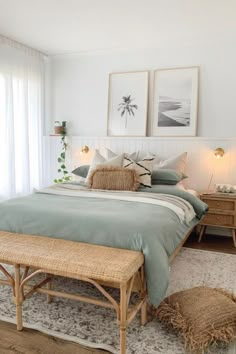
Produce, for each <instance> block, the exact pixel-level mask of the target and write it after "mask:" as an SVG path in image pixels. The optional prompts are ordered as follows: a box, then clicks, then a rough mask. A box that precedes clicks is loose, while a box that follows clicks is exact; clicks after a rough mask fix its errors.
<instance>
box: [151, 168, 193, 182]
mask: <svg viewBox="0 0 236 354" xmlns="http://www.w3.org/2000/svg"><path fill="white" fill-rule="evenodd" d="M184 178H187V176H185V175H184V174H183V173H182V172H180V171H177V170H171V169H165V168H163V169H159V170H154V171H152V184H171V185H175V184H177V183H179V182H180V181H182V180H183V179H184Z"/></svg>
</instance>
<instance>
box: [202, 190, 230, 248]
mask: <svg viewBox="0 0 236 354" xmlns="http://www.w3.org/2000/svg"><path fill="white" fill-rule="evenodd" d="M200 198H201V200H202V201H203V202H205V203H206V204H208V206H209V211H208V213H207V214H206V215H205V216H204V218H203V219H202V220H201V222H200V226H201V228H200V233H199V238H198V242H201V240H202V237H203V235H204V233H205V231H206V228H207V226H216V227H223V228H227V229H231V231H232V237H233V242H234V247H236V194H229V193H227V194H226V193H214V194H204V193H203V194H201V195H200Z"/></svg>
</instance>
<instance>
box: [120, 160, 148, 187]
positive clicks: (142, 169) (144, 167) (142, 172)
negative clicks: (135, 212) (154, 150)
mask: <svg viewBox="0 0 236 354" xmlns="http://www.w3.org/2000/svg"><path fill="white" fill-rule="evenodd" d="M153 162H154V157H146V158H144V159H143V160H141V161H138V162H135V161H133V160H132V159H131V158H129V157H126V156H124V160H123V167H125V168H129V169H133V170H135V171H136V172H137V173H138V175H139V183H140V185H141V186H142V187H148V188H151V187H152V185H151V181H152V179H151V177H152V167H153Z"/></svg>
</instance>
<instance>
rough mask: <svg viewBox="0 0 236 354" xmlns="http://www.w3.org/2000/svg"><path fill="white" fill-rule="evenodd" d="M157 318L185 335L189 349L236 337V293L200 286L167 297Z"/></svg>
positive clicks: (194, 349)
mask: <svg viewBox="0 0 236 354" xmlns="http://www.w3.org/2000/svg"><path fill="white" fill-rule="evenodd" d="M155 312H156V316H157V318H158V319H159V320H160V321H162V322H165V323H167V324H168V325H170V326H171V327H173V328H174V329H176V330H177V331H179V333H180V334H181V335H182V336H183V338H184V340H185V344H186V347H187V348H188V349H190V351H193V352H194V351H200V352H204V350H205V349H206V348H207V347H208V346H209V345H210V344H215V343H217V342H224V343H226V344H227V343H229V342H230V341H232V340H233V339H234V338H236V296H234V295H232V294H230V293H228V292H226V291H225V290H222V289H213V288H208V287H203V286H202V287H197V288H193V289H189V290H184V291H180V292H178V293H175V294H173V295H170V296H169V297H167V298H165V299H164V300H163V301H162V303H161V304H160V306H159V307H158V308H157V310H155Z"/></svg>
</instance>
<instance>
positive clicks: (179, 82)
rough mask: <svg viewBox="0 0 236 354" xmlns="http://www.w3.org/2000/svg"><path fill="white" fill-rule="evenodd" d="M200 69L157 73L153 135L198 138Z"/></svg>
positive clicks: (190, 68)
mask: <svg viewBox="0 0 236 354" xmlns="http://www.w3.org/2000/svg"><path fill="white" fill-rule="evenodd" d="M198 76H199V67H186V68H176V69H160V70H156V71H155V72H154V99H153V103H154V109H153V124H152V135H154V136H195V135H196V129H197V111H198Z"/></svg>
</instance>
